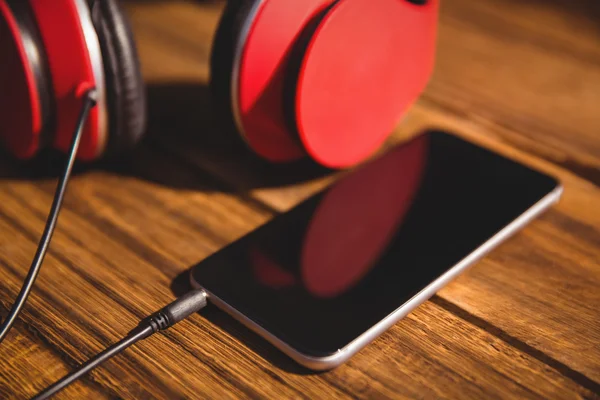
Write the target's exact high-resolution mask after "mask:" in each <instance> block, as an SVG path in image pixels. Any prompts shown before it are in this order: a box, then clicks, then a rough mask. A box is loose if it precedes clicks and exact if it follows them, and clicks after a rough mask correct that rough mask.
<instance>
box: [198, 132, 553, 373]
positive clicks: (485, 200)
mask: <svg viewBox="0 0 600 400" xmlns="http://www.w3.org/2000/svg"><path fill="white" fill-rule="evenodd" d="M561 193H562V186H561V184H560V183H559V182H558V181H557V180H556V179H554V178H553V177H551V176H548V175H545V174H543V173H540V172H538V171H535V170H533V169H531V168H528V167H527V166H525V165H522V164H519V163H517V162H515V161H512V160H510V159H508V158H505V157H503V156H501V155H499V154H496V153H494V152H491V151H488V150H486V149H484V148H482V147H479V146H477V145H474V144H472V143H470V142H467V141H465V140H463V139H460V138H459V137H457V136H454V135H452V134H449V133H445V132H439V131H435V132H434V131H432V132H426V133H423V134H421V135H419V136H418V137H416V138H414V139H412V140H410V141H409V142H406V143H403V144H400V145H397V146H396V147H394V148H392V149H390V150H388V151H387V152H386V153H385V154H383V155H381V156H379V157H377V158H376V159H373V160H371V161H369V162H366V163H364V164H363V165H361V166H358V167H356V168H355V169H353V170H352V171H349V172H346V173H344V174H343V176H341V177H340V178H339V179H337V180H336V181H335V183H333V184H331V185H330V186H329V187H327V188H326V189H324V190H323V191H321V192H320V193H317V194H316V195H314V196H312V197H310V198H309V199H307V200H305V201H303V202H302V203H301V204H299V205H297V206H295V207H294V208H293V209H291V210H290V211H288V212H285V213H283V214H281V215H278V216H276V217H275V218H273V219H272V220H270V221H269V222H267V223H266V224H264V225H262V226H260V227H259V228H257V229H256V230H254V231H252V232H250V233H249V234H247V235H245V236H244V237H242V238H241V239H239V240H237V241H235V242H234V243H232V244H230V245H228V246H226V247H225V248H223V249H222V250H220V251H218V252H216V253H215V254H213V255H211V256H209V257H208V258H206V259H205V260H204V261H202V262H201V263H199V264H198V265H197V266H195V267H194V268H192V271H191V281H192V284H193V286H194V287H196V288H203V289H204V290H205V291H206V292H207V295H208V298H209V301H210V302H212V303H213V304H214V305H216V306H217V307H219V308H221V309H223V310H224V311H225V312H227V313H229V314H231V315H232V316H233V317H234V318H236V319H237V320H239V321H240V322H241V323H243V324H244V325H246V326H247V327H249V328H250V329H252V330H253V331H255V332H256V333H258V334H259V335H261V336H263V337H264V338H265V339H266V340H268V341H269V342H271V343H272V344H273V345H274V346H275V347H277V348H278V349H280V350H281V351H283V352H284V353H285V354H287V355H288V356H290V357H291V358H292V359H293V360H295V361H296V362H298V363H300V364H301V365H304V366H305V367H307V368H309V369H313V370H326V369H331V368H334V367H336V366H338V365H340V364H341V363H343V362H345V361H347V360H348V359H349V358H350V357H352V356H353V355H354V354H356V353H357V352H358V351H359V350H360V349H361V348H363V347H364V346H366V345H367V344H368V343H370V342H371V341H373V340H374V339H375V338H376V337H377V336H379V335H380V334H381V333H383V332H384V331H385V330H386V329H388V328H389V327H390V326H392V325H393V324H395V323H396V322H397V321H398V320H400V319H401V318H402V317H404V316H406V315H407V314H408V313H409V312H410V311H412V310H413V309H414V308H415V307H417V306H418V305H419V304H421V303H423V302H424V301H425V300H427V299H428V298H429V297H431V296H432V295H433V294H434V293H435V292H436V291H438V290H439V289H440V288H442V287H443V286H444V285H446V284H447V283H448V282H450V281H451V280H452V279H453V278H455V277H456V276H457V275H459V274H460V273H461V272H463V271H464V270H465V269H466V268H467V267H469V266H470V265H472V264H473V263H475V262H476V261H477V260H479V259H480V258H481V257H483V256H484V255H485V254H487V253H488V252H489V251H491V250H492V249H493V248H494V247H495V246H498V245H499V244H500V243H501V242H502V241H503V240H505V239H506V238H508V237H509V236H510V235H512V234H513V233H515V232H516V231H517V230H519V229H520V228H522V227H524V226H525V225H526V224H527V223H528V222H530V221H531V220H532V219H534V218H535V217H536V216H538V215H539V214H540V213H542V212H543V211H544V210H546V209H547V208H548V207H550V206H551V205H552V204H553V203H555V202H556V201H558V199H559V198H560V196H561Z"/></svg>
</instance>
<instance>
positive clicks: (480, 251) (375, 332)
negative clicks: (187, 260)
mask: <svg viewBox="0 0 600 400" xmlns="http://www.w3.org/2000/svg"><path fill="white" fill-rule="evenodd" d="M562 193H563V186H562V185H561V184H560V183H559V184H558V185H557V187H556V188H555V189H554V190H553V191H552V192H550V193H548V194H547V195H546V196H544V197H543V198H542V199H540V200H539V201H538V202H537V203H536V204H534V205H533V206H532V207H530V208H529V209H528V210H527V211H525V212H524V213H523V214H521V215H520V216H519V217H517V218H516V219H515V220H513V221H512V222H511V223H510V224H508V225H507V226H506V227H504V228H503V229H502V230H500V231H499V232H498V233H497V234H496V235H494V236H492V237H491V238H490V239H488V240H487V241H486V242H485V243H483V244H482V245H481V246H479V247H478V248H477V249H476V250H474V251H473V252H472V253H471V254H469V255H468V256H467V257H465V258H464V259H462V260H461V261H460V262H459V263H457V264H456V265H454V266H453V267H452V268H450V269H449V270H448V271H447V272H446V273H444V274H443V275H442V276H440V277H439V278H438V279H436V280H435V281H433V282H432V283H431V284H429V285H428V286H427V287H425V288H423V290H421V291H420V292H419V293H417V294H416V295H415V296H413V297H412V298H411V299H410V300H408V301H407V302H406V303H404V304H403V305H402V306H400V307H399V308H397V309H396V310H395V311H394V312H392V313H391V314H389V315H388V316H387V317H385V318H384V319H382V320H381V321H379V322H378V323H377V324H375V325H373V326H372V327H371V328H370V329H369V330H367V331H365V332H364V333H363V334H361V335H360V336H359V337H357V338H356V339H354V340H353V341H352V342H350V343H349V344H347V345H346V346H345V347H343V348H341V349H339V350H338V351H337V352H336V353H334V354H331V355H328V356H324V357H314V356H310V355H307V354H304V353H301V352H299V351H298V350H296V349H295V348H293V347H292V346H290V345H289V344H287V343H285V342H284V341H283V340H281V339H280V338H278V337H276V336H275V335H273V334H272V333H270V332H269V331H267V330H265V329H264V328H262V327H261V326H260V325H259V324H257V323H255V322H254V321H252V320H251V319H250V318H248V317H246V316H245V315H244V314H242V313H241V312H239V311H238V310H236V309H235V308H234V307H232V306H231V305H229V304H227V303H226V302H225V301H223V300H221V299H220V298H218V297H216V296H214V295H213V294H212V293H210V291H208V290H206V288H203V287H202V286H201V285H200V284H199V283H198V282H196V281H195V280H194V278H193V273H191V274H190V280H191V284H192V286H193V287H194V288H197V289H203V290H205V291H206V293H207V295H208V299H209V301H210V302H212V303H213V304H214V305H215V306H217V307H218V308H220V309H222V310H223V311H225V312H227V313H228V314H229V315H231V316H232V317H233V318H235V319H236V320H238V321H239V322H241V323H242V324H243V325H245V326H246V327H247V328H249V329H250V330H252V331H253V332H255V333H257V334H258V335H260V336H262V337H263V338H264V339H266V340H267V341H268V342H270V343H271V344H272V345H274V346H275V347H276V348H278V349H279V350H280V351H282V352H283V353H285V354H286V355H288V356H289V357H290V358H292V359H293V360H294V361H296V362H297V363H299V364H300V365H303V366H305V367H306V368H308V369H311V370H315V371H323V370H329V369H332V368H335V367H337V366H339V365H341V364H343V363H345V362H346V361H348V360H349V359H350V358H351V357H352V356H354V355H355V354H356V353H358V352H359V351H360V350H361V349H362V348H364V347H365V346H366V345H368V344H369V343H371V342H373V341H374V340H375V339H376V338H377V337H379V336H380V335H381V334H382V333H384V332H385V331H387V330H388V329H389V328H390V327H392V326H393V325H394V324H396V323H397V322H398V321H399V320H401V319H402V318H404V317H405V316H406V315H408V314H409V313H410V312H411V311H413V310H414V309H415V308H417V307H418V306H420V305H421V304H423V303H424V302H425V301H427V300H428V299H429V298H430V297H431V296H433V295H434V294H435V293H437V292H438V291H439V290H440V289H441V288H443V287H444V286H446V285H447V284H448V283H450V282H451V281H452V280H453V279H454V278H456V277H458V276H459V275H460V274H461V273H463V272H464V271H465V270H467V269H468V268H469V267H471V266H472V265H474V264H475V263H476V262H477V261H479V260H481V259H482V258H483V257H484V256H486V255H487V254H488V253H489V252H490V251H491V250H492V249H494V248H495V247H497V246H498V245H500V244H501V243H502V242H504V241H505V240H507V239H508V238H509V237H511V236H513V235H514V234H515V233H517V232H518V231H519V230H521V229H522V228H524V227H525V226H526V225H527V224H528V223H530V222H531V221H533V220H534V219H535V218H537V217H538V216H539V215H541V214H542V213H543V212H545V211H546V210H547V209H548V208H550V207H551V206H552V205H554V204H555V203H557V202H558V201H559V199H560V198H561V195H562Z"/></svg>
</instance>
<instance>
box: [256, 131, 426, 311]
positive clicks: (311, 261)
mask: <svg viewBox="0 0 600 400" xmlns="http://www.w3.org/2000/svg"><path fill="white" fill-rule="evenodd" d="M427 154H428V135H422V136H420V137H418V138H416V139H413V140H412V141H411V142H409V143H408V144H402V145H398V146H396V147H394V148H393V149H391V150H389V151H388V152H387V153H386V154H384V155H383V156H381V157H379V158H377V159H375V160H372V161H370V162H369V163H367V164H366V165H363V166H361V167H359V168H357V169H356V170H355V171H352V172H351V173H349V174H347V175H346V176H344V177H342V178H341V179H340V180H338V181H337V182H336V183H335V184H333V185H332V186H331V187H330V188H329V189H328V190H327V191H325V192H324V193H323V194H322V196H321V197H320V198H319V200H318V203H317V205H316V207H315V206H314V205H313V207H314V211H313V213H312V215H311V217H310V218H307V219H305V220H298V221H296V225H297V224H304V226H295V227H294V229H287V230H286V231H285V232H286V235H290V236H296V237H286V240H285V241H282V240H269V238H265V237H261V238H260V241H256V242H254V243H251V244H250V245H249V246H248V247H247V259H248V262H249V264H250V265H251V267H252V271H253V274H254V277H255V279H256V280H257V281H258V282H259V283H260V284H261V285H263V286H266V287H268V288H269V289H273V290H280V289H289V288H291V287H298V286H300V289H302V290H306V291H307V292H308V293H309V294H310V295H311V296H313V297H315V298H321V299H327V298H330V299H331V298H335V297H337V296H340V295H342V294H344V293H346V292H347V291H349V290H350V289H352V288H353V287H355V286H356V285H357V284H358V283H359V282H361V280H363V279H364V278H365V277H366V276H367V275H368V274H369V271H370V270H371V269H372V267H373V266H375V265H376V264H377V262H378V260H379V259H380V257H381V256H382V255H383V254H384V253H385V252H386V249H387V248H388V246H389V245H390V242H391V241H392V239H393V237H394V236H395V234H396V233H397V232H398V230H399V229H400V227H401V226H402V223H403V220H404V217H405V216H406V215H407V212H408V211H409V209H410V208H411V205H412V204H413V201H414V199H415V195H416V193H417V192H418V191H419V187H420V184H421V181H422V178H423V175H424V170H425V166H426V164H427V160H426V159H427ZM272 231H273V232H274V233H275V234H281V231H279V230H278V229H273V230H272ZM273 239H275V238H273ZM279 239H281V238H279ZM282 243H283V245H282ZM294 261H295V262H294Z"/></svg>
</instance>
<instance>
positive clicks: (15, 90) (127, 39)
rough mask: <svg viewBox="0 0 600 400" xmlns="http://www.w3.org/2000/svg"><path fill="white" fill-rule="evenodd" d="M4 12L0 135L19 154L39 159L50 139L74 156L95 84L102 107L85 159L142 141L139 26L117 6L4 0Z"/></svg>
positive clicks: (88, 134)
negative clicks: (85, 95)
mask: <svg viewBox="0 0 600 400" xmlns="http://www.w3.org/2000/svg"><path fill="white" fill-rule="evenodd" d="M0 13H1V14H0V17H1V18H2V19H1V20H0V33H1V35H2V36H0V56H1V57H2V60H3V62H2V64H1V65H0V80H1V82H2V87H1V89H2V90H1V91H0V101H2V104H1V107H0V113H1V114H0V115H1V116H2V118H1V120H0V137H2V138H3V139H4V142H5V143H6V144H7V146H8V148H9V150H10V151H11V152H12V153H14V154H15V155H16V156H17V157H20V158H30V157H33V156H35V154H36V153H37V151H38V150H39V148H40V147H41V145H42V143H40V138H41V136H42V134H44V138H45V139H46V140H47V141H48V142H49V143H48V144H50V145H52V146H53V147H56V148H58V149H60V150H63V151H64V150H67V149H68V147H69V145H70V141H71V134H72V132H73V130H74V128H75V122H76V119H77V117H78V116H79V112H80V107H81V95H82V92H83V90H84V89H86V88H89V87H92V86H93V87H95V88H96V91H97V95H98V104H97V106H96V107H95V108H93V109H92V110H91V112H90V116H89V119H88V121H87V124H86V126H85V132H84V134H83V137H82V141H81V145H80V150H79V153H78V158H79V159H83V160H95V159H98V158H100V157H101V156H102V155H104V154H106V153H116V152H120V151H122V150H125V149H128V148H131V147H132V146H133V145H135V144H136V143H137V142H139V140H140V139H141V136H142V134H143V132H144V130H145V126H146V125H145V123H146V108H145V104H146V103H145V92H144V88H143V81H142V78H141V72H140V66H139V61H138V57H137V51H136V48H135V44H134V40H133V35H132V33H131V28H130V26H129V22H128V21H127V19H126V18H125V15H124V14H123V13H122V11H121V9H120V8H119V7H118V5H117V3H116V1H115V0H90V1H87V0H53V1H51V2H49V1H44V0H29V1H28V2H26V1H23V0H0ZM92 13H93V15H92ZM5 59H6V62H5V61H4V60H5ZM109 132H110V135H109Z"/></svg>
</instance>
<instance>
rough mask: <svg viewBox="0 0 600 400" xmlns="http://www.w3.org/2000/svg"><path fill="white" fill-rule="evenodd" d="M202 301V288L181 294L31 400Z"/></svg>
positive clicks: (167, 325)
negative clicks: (123, 336)
mask: <svg viewBox="0 0 600 400" xmlns="http://www.w3.org/2000/svg"><path fill="white" fill-rule="evenodd" d="M206 304H207V294H206V292H205V291H204V290H201V289H197V290H192V291H190V292H188V293H186V294H184V295H183V296H181V297H179V298H178V299H176V300H175V301H173V302H172V303H171V304H169V305H167V306H166V307H164V308H163V309H161V310H160V311H158V312H156V313H154V314H152V315H151V316H150V317H148V318H146V319H144V320H142V321H141V322H140V324H139V325H138V326H137V327H136V328H135V329H134V330H132V331H131V332H129V334H128V335H127V336H125V338H123V339H121V340H120V341H118V342H117V343H115V344H113V345H112V346H110V347H108V348H107V349H105V350H104V351H102V352H101V353H99V354H97V355H96V356H95V357H93V358H91V359H90V360H88V361H86V362H85V363H84V364H81V365H80V366H79V367H78V368H77V369H76V370H75V371H73V372H71V373H70V374H69V375H67V376H65V377H64V378H62V379H60V380H59V381H57V382H56V383H54V384H52V385H51V386H49V387H48V388H46V389H45V390H44V391H43V392H41V393H39V394H38V395H37V396H35V397H34V398H33V399H32V400H45V399H48V398H50V397H51V396H53V395H55V394H56V393H58V392H59V391H61V390H63V389H64V388H66V387H67V386H69V385H70V384H71V383H73V382H75V381H76V380H77V379H79V378H81V377H82V376H83V375H85V374H87V373H88V372H90V371H91V370H93V369H94V368H96V367H97V366H99V365H100V364H102V363H103V362H104V361H106V360H108V359H110V358H111V357H113V356H115V355H117V354H119V353H120V352H122V351H123V350H125V349H126V348H128V347H129V346H131V345H133V344H135V343H137V342H139V341H140V340H143V339H146V338H147V337H149V336H151V335H152V334H154V333H156V332H158V331H162V330H165V329H167V328H170V327H171V326H173V325H175V324H176V323H177V322H179V321H181V320H183V319H185V318H187V317H189V316H190V315H192V314H194V313H196V312H198V311H200V310H201V309H203V308H204V307H205V306H206Z"/></svg>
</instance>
